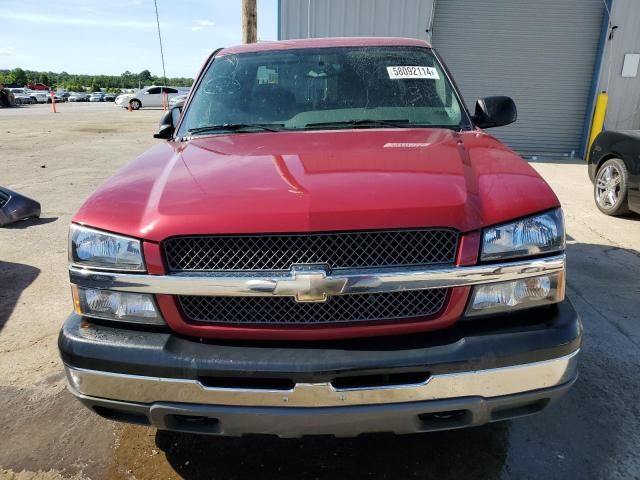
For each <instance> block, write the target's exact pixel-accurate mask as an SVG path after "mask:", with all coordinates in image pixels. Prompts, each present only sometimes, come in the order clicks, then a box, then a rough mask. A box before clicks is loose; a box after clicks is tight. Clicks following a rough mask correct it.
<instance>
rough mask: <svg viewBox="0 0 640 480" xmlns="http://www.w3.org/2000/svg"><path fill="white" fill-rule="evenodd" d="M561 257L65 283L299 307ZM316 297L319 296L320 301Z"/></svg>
mask: <svg viewBox="0 0 640 480" xmlns="http://www.w3.org/2000/svg"><path fill="white" fill-rule="evenodd" d="M565 262H566V260H565V255H564V254H561V255H555V256H552V257H545V258H535V259H527V260H523V261H517V262H503V263H492V264H490V265H476V266H470V267H432V268H416V267H405V268H395V269H394V268H380V269H376V270H372V269H366V270H364V269H363V270H336V271H334V272H332V273H326V274H324V273H323V272H322V270H320V271H318V270H314V271H311V272H307V273H305V271H304V270H292V271H291V272H283V273H281V274H277V273H263V274H260V273H256V274H236V275H233V274H232V273H209V274H207V273H188V274H187V273H185V274H173V275H145V274H142V275H141V274H133V273H119V272H97V271H95V270H87V269H83V268H78V267H74V266H71V267H69V276H70V278H71V283H74V284H76V285H79V286H83V287H88V288H102V289H109V290H119V291H125V292H137V293H155V294H167V295H201V296H272V295H276V296H293V297H296V298H298V299H301V300H300V301H305V298H310V300H311V301H318V300H322V298H318V296H317V294H318V292H320V293H325V294H326V295H349V294H359V293H386V292H396V291H402V290H423V289H430V288H451V287H465V286H471V285H477V284H481V283H492V282H504V281H510V280H518V279H522V278H529V277H535V276H538V275H545V274H551V273H555V272H560V271H562V270H564V269H565ZM320 297H321V296H320Z"/></svg>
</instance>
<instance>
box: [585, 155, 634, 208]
mask: <svg viewBox="0 0 640 480" xmlns="http://www.w3.org/2000/svg"><path fill="white" fill-rule="evenodd" d="M628 179H629V172H628V171H627V167H626V165H625V164H624V162H623V161H622V160H621V159H619V158H611V159H609V160H607V161H606V162H604V163H603V164H602V165H601V166H600V168H599V169H598V172H597V173H596V178H595V182H594V186H593V195H594V199H595V202H596V206H597V207H598V210H600V211H601V212H602V213H604V214H605V215H612V216H615V215H624V214H627V213H629V207H628V203H627V185H628Z"/></svg>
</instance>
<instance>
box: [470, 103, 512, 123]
mask: <svg viewBox="0 0 640 480" xmlns="http://www.w3.org/2000/svg"><path fill="white" fill-rule="evenodd" d="M517 118H518V111H517V110H516V104H515V103H513V100H512V99H511V98H510V97H500V96H499V97H484V98H481V99H479V100H478V101H476V111H475V114H474V115H473V121H474V123H475V124H476V125H477V126H478V127H480V128H491V127H501V126H503V125H509V124H510V123H513V122H515V121H516V119H517Z"/></svg>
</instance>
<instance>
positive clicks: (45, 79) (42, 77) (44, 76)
mask: <svg viewBox="0 0 640 480" xmlns="http://www.w3.org/2000/svg"><path fill="white" fill-rule="evenodd" d="M38 82H39V83H43V84H45V85H49V83H50V82H51V80H49V75H47V74H46V73H45V72H42V73H40V75H38Z"/></svg>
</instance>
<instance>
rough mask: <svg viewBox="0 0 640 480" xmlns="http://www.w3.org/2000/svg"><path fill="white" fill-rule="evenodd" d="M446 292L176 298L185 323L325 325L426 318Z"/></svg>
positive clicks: (441, 302)
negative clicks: (309, 299) (301, 298)
mask: <svg viewBox="0 0 640 480" xmlns="http://www.w3.org/2000/svg"><path fill="white" fill-rule="evenodd" d="M446 296H447V289H445V288H438V289H430V290H409V291H401V292H392V293H371V294H362V295H338V296H332V297H329V298H328V299H327V301H326V302H319V303H298V302H296V301H295V300H294V299H293V298H292V297H199V296H180V297H178V299H179V302H180V305H181V306H182V310H183V312H184V314H185V316H186V318H187V319H189V320H190V321H194V322H206V323H217V324H243V325H244V324H280V325H283V324H284V325H296V324H298V325H326V324H331V323H351V322H369V321H378V320H397V319H407V318H422V317H429V316H431V315H435V314H437V313H439V312H440V311H441V310H442V308H443V306H444V303H445V298H446Z"/></svg>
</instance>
